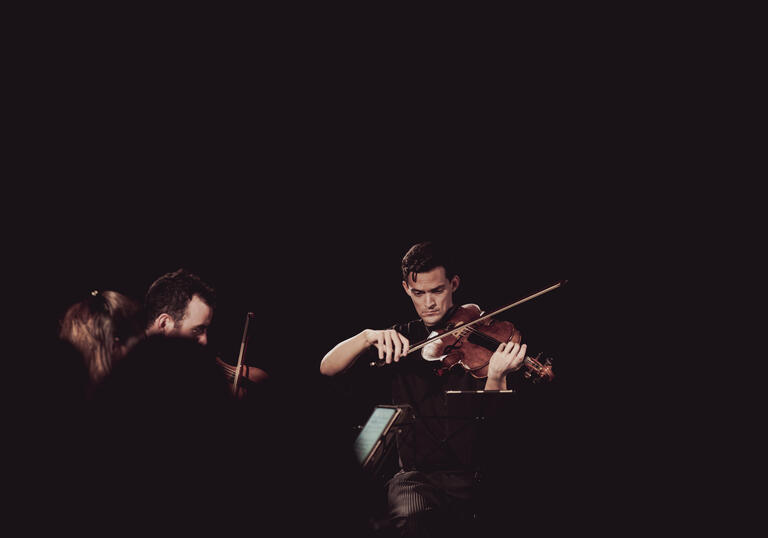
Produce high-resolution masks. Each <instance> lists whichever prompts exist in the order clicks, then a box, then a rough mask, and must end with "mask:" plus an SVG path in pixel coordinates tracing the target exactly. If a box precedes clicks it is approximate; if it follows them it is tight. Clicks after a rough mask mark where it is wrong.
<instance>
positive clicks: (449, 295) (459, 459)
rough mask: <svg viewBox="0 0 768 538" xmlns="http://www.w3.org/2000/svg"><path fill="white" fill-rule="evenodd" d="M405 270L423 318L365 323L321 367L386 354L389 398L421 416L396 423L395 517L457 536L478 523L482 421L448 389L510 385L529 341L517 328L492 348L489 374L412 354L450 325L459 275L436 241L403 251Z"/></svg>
mask: <svg viewBox="0 0 768 538" xmlns="http://www.w3.org/2000/svg"><path fill="white" fill-rule="evenodd" d="M401 272H402V279H403V280H402V286H403V290H404V291H405V293H406V294H407V295H408V296H409V297H410V298H411V301H412V302H413V306H414V308H415V309H416V313H417V314H418V316H419V318H418V319H416V320H413V321H410V322H407V323H402V324H396V325H394V326H393V327H391V328H389V329H384V330H375V329H365V330H363V331H361V332H360V333H358V334H357V335H355V336H353V337H351V338H349V339H346V340H344V341H342V342H340V343H339V344H337V345H336V346H334V347H333V348H332V349H331V350H330V351H329V352H328V353H327V354H326V355H325V356H324V357H323V359H322V361H321V363H320V372H321V373H322V374H324V375H327V376H335V375H338V374H342V373H344V374H345V375H347V372H351V371H354V370H357V369H358V368H365V367H367V366H368V365H369V364H370V361H369V360H368V359H369V358H370V359H375V358H376V357H377V358H378V360H379V361H380V363H381V362H382V361H383V364H385V365H386V366H387V367H386V368H381V371H382V372H383V375H387V376H389V377H390V379H388V380H387V381H388V382H389V383H390V385H391V396H392V402H391V403H392V404H395V405H409V406H411V408H412V410H413V413H414V416H415V421H414V423H413V424H412V425H411V426H410V428H407V429H402V430H401V431H398V437H397V447H398V456H399V464H400V469H399V470H398V472H397V473H396V474H395V475H394V476H393V477H392V478H391V479H390V480H389V481H388V482H387V485H386V489H387V500H388V505H389V511H390V518H391V523H392V525H393V526H394V527H395V528H396V529H397V530H398V532H399V533H400V535H402V536H424V535H425V534H424V533H425V532H427V533H441V535H442V536H453V535H454V534H453V533H456V534H461V532H462V531H463V530H466V529H468V528H469V527H468V526H469V525H471V524H472V518H473V516H474V514H475V512H476V504H475V503H476V502H477V497H478V488H479V483H480V481H481V473H479V472H478V470H479V469H480V465H479V463H478V456H479V455H478V450H477V446H476V445H477V443H476V440H477V437H478V431H477V425H476V424H473V423H470V424H468V423H467V420H466V419H459V418H456V417H451V416H449V414H448V412H447V410H446V406H445V401H444V393H445V391H448V390H462V391H470V390H505V389H507V388H508V377H510V376H511V375H513V373H514V372H517V371H518V370H520V369H521V367H522V366H523V363H524V360H525V353H526V345H525V344H521V335H520V332H519V331H518V330H517V329H513V332H512V336H511V337H510V338H509V340H508V341H506V342H502V343H500V344H499V345H498V348H497V349H496V350H495V351H494V352H492V355H491V357H490V361H489V363H488V370H487V372H488V375H487V377H485V378H480V377H475V376H473V375H471V374H470V373H469V372H468V371H467V370H465V369H464V368H460V367H451V368H446V367H445V366H444V365H443V364H442V363H441V362H440V361H425V360H418V359H416V358H413V356H411V357H407V355H408V354H409V349H410V347H411V346H412V345H414V344H415V342H423V341H425V340H426V339H427V338H428V337H429V335H430V333H431V332H432V331H440V330H441V329H443V328H445V326H446V324H447V323H448V321H449V320H450V318H451V316H452V315H453V313H454V312H455V311H456V309H457V306H456V305H454V302H453V296H454V293H455V292H456V290H457V289H458V287H459V283H460V277H459V275H458V274H457V273H456V271H455V268H454V264H453V261H452V259H451V257H450V253H449V252H448V251H447V250H445V249H443V248H441V246H440V245H438V244H436V243H433V242H422V243H418V244H415V245H413V246H412V247H411V248H410V249H409V250H408V252H407V253H406V254H405V256H404V257H403V258H402V262H401ZM363 358H365V359H366V360H363ZM427 535H430V536H431V535H432V534H427Z"/></svg>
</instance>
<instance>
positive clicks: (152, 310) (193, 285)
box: [144, 268, 216, 326]
mask: <svg viewBox="0 0 768 538" xmlns="http://www.w3.org/2000/svg"><path fill="white" fill-rule="evenodd" d="M195 295H197V296H199V297H200V299H202V301H203V302H204V303H205V304H207V305H208V306H210V307H211V309H212V310H213V309H215V308H216V292H215V291H214V289H213V287H211V286H210V285H209V284H208V283H206V282H204V281H203V280H202V279H201V278H200V277H199V276H197V275H195V274H193V273H190V272H189V271H187V270H186V269H184V268H180V269H177V270H176V271H173V272H171V273H166V274H164V275H162V276H161V277H159V278H158V279H157V280H155V281H154V282H153V283H152V285H151V286H150V287H149V290H147V294H146V297H145V298H144V306H145V311H146V315H147V326H149V325H151V324H152V323H153V322H154V321H155V319H156V318H157V316H159V315H160V314H162V313H166V314H168V315H169V316H171V317H172V318H173V321H174V322H175V323H179V322H180V321H181V320H182V319H183V318H184V314H185V313H186V311H187V305H188V304H189V301H191V300H192V297H194V296H195Z"/></svg>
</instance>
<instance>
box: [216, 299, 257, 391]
mask: <svg viewBox="0 0 768 538" xmlns="http://www.w3.org/2000/svg"><path fill="white" fill-rule="evenodd" d="M255 317H256V315H255V314H254V313H253V312H248V313H247V314H246V316H245V327H244V328H243V337H242V339H241V340H240V352H239V353H238V355H237V365H235V366H231V365H229V364H227V363H226V362H224V361H223V360H221V358H220V357H216V362H217V363H218V365H219V366H220V367H221V369H222V371H223V372H224V376H225V379H226V380H227V381H229V382H231V383H232V387H231V388H232V392H233V393H234V394H235V396H237V397H238V398H242V397H243V396H245V394H246V389H247V385H251V384H255V383H256V382H257V381H254V380H252V379H251V376H249V370H250V369H251V367H249V366H248V365H247V364H244V363H243V357H244V356H245V350H246V348H247V346H248V325H249V324H250V322H251V320H252V319H254V318H255ZM254 370H256V372H255V374H256V375H255V377H256V378H257V380H262V379H264V378H266V377H268V376H267V374H266V372H264V371H263V370H261V369H260V368H255V369H254Z"/></svg>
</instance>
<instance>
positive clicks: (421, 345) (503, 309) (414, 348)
mask: <svg viewBox="0 0 768 538" xmlns="http://www.w3.org/2000/svg"><path fill="white" fill-rule="evenodd" d="M566 282H568V281H567V280H561V281H559V282H558V283H556V284H553V285H551V286H549V287H546V288H544V289H543V290H539V291H537V292H536V293H532V294H531V295H528V296H527V297H523V298H522V299H518V300H517V301H515V302H513V303H510V304H508V305H505V306H502V307H501V308H498V309H496V310H494V311H493V312H491V313H489V314H483V315H482V316H480V317H479V318H477V319H474V320H472V321H470V322H468V323H464V324H462V325H459V326H458V327H455V328H454V329H451V330H450V331H446V332H444V333H442V334H438V335H436V336H433V337H432V338H427V339H426V340H424V341H423V342H419V343H418V344H415V345H414V346H412V347H410V348H408V354H409V355H410V354H411V352H413V351H416V350H418V349H421V348H422V347H424V346H426V345H427V344H429V343H430V342H433V341H435V340H437V339H439V338H442V337H443V336H446V335H449V334H453V333H456V332H459V331H462V330H463V329H466V328H467V327H471V326H472V325H474V324H475V323H479V322H481V321H483V320H485V319H488V318H490V317H493V316H496V315H498V314H501V313H502V312H504V311H505V310H509V309H510V308H514V307H515V306H518V305H521V304H523V303H525V302H527V301H530V300H531V299H535V298H536V297H539V296H541V295H544V294H545V293H549V292H550V291H552V290H556V289H557V288H560V287H562V286H564V285H565V283H566Z"/></svg>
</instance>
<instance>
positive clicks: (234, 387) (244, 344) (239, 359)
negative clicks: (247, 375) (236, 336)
mask: <svg viewBox="0 0 768 538" xmlns="http://www.w3.org/2000/svg"><path fill="white" fill-rule="evenodd" d="M254 317H256V315H255V314H254V313H253V312H248V315H246V316H245V328H243V339H242V340H241V341H240V353H239V354H238V356H237V366H236V367H235V381H234V383H232V390H234V391H235V394H237V382H238V381H239V379H240V370H241V369H242V367H243V356H244V355H245V348H246V347H247V345H248V323H249V322H250V321H251V320H252V319H253V318H254Z"/></svg>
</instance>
